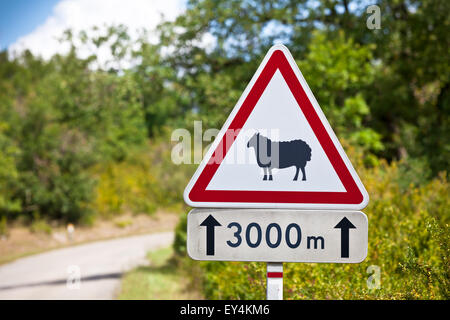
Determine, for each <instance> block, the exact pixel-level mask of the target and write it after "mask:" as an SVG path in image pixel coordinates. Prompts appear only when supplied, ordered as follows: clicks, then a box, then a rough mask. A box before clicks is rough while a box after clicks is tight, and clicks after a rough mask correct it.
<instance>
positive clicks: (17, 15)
mask: <svg viewBox="0 0 450 320" xmlns="http://www.w3.org/2000/svg"><path fill="white" fill-rule="evenodd" d="M185 7H186V0H0V49H8V51H9V52H10V53H12V54H15V53H20V52H22V51H23V50H25V49H28V50H30V51H31V52H32V53H33V54H35V55H38V56H41V57H43V58H44V59H48V58H50V57H51V56H53V55H54V54H55V53H64V52H67V50H68V47H67V44H66V45H64V44H61V43H60V42H59V41H58V39H59V38H61V36H62V34H63V32H64V31H65V30H67V29H71V30H72V31H73V32H74V33H75V34H76V33H77V32H79V31H81V30H84V31H88V32H89V30H92V27H93V26H97V27H100V28H102V27H104V26H110V25H118V24H123V25H126V26H127V27H128V28H129V34H130V36H132V38H133V36H137V34H138V30H141V29H146V30H148V31H151V30H154V28H155V27H156V25H157V24H158V23H160V22H161V19H162V18H161V15H163V16H164V20H171V21H173V20H174V19H175V18H176V16H177V15H178V14H180V13H181V12H183V11H184V10H185ZM150 33H151V32H150ZM152 35H153V37H156V33H155V34H153V33H151V34H150V36H152Z"/></svg>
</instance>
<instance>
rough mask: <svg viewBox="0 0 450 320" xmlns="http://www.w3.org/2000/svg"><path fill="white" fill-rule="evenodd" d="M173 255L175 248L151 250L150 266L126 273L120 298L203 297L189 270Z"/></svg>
mask: <svg viewBox="0 0 450 320" xmlns="http://www.w3.org/2000/svg"><path fill="white" fill-rule="evenodd" d="M172 257H173V249H172V247H168V248H163V249H159V250H156V251H152V252H150V253H148V256H147V258H148V260H149V263H150V265H149V266H143V267H139V268H136V269H134V270H132V271H130V272H129V273H128V274H126V275H125V276H124V278H123V279H122V286H121V290H120V293H119V295H118V299H120V300H136V299H139V300H156V299H157V300H189V299H203V296H202V294H201V293H200V292H199V290H197V289H195V288H193V287H192V286H191V285H190V281H189V280H188V277H187V276H186V271H185V270H183V269H182V268H181V267H180V266H179V264H177V263H176V262H175V260H174V259H172Z"/></svg>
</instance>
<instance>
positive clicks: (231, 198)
mask: <svg viewBox="0 0 450 320" xmlns="http://www.w3.org/2000/svg"><path fill="white" fill-rule="evenodd" d="M276 70H279V71H280V72H281V74H282V76H283V77H284V80H285V81H286V83H287V84H288V86H289V89H290V90H291V92H292V94H293V96H294V97H295V99H296V101H297V103H298V105H299V107H300V108H301V110H302V111H303V114H304V115H305V117H306V119H307V121H308V123H309V125H310V126H311V128H312V130H313V131H314V134H315V135H316V137H317V139H318V141H319V143H320V144H321V146H322V148H323V150H324V151H325V153H326V155H327V157H328V159H329V160H330V163H331V165H332V166H333V168H334V170H335V171H336V173H337V175H338V177H339V178H340V180H341V182H342V184H343V186H344V188H345V190H346V192H323V191H321V192H317V191H314V192H313V191H249V190H242V191H241V190H229V191H228V190H206V188H207V186H208V184H209V183H210V181H211V179H212V178H213V176H214V174H215V173H216V171H217V169H218V168H219V166H220V163H215V162H213V161H210V162H209V163H207V164H206V166H205V167H204V169H203V171H202V172H201V173H200V175H199V177H198V179H197V181H195V183H194V185H193V187H192V189H191V191H190V192H189V199H190V200H191V201H192V202H211V203H291V204H302V203H305V204H355V205H357V204H360V203H362V201H363V198H364V197H363V194H362V193H361V191H360V189H359V188H358V186H357V184H356V182H355V180H354V179H353V177H352V175H351V174H350V172H349V170H348V168H347V166H346V164H345V162H344V160H343V159H342V157H341V155H340V154H339V152H338V150H337V149H336V146H335V144H334V143H333V140H332V139H331V137H330V136H329V134H328V132H327V130H326V129H325V127H324V125H323V123H322V121H321V120H320V117H319V116H318V114H317V112H316V111H315V109H314V107H313V105H312V104H311V102H310V100H309V98H308V96H307V94H306V93H305V90H304V89H303V87H302V85H301V83H300V81H299V79H298V78H297V76H296V74H295V72H294V70H292V67H291V65H290V64H289V61H288V60H287V58H286V56H285V55H284V53H283V51H281V50H275V51H274V52H273V53H272V55H271V56H270V58H269V60H268V62H267V63H266V65H265V66H264V68H263V70H262V72H261V73H260V75H259V77H258V79H257V80H256V82H255V83H254V85H253V87H252V88H251V89H250V92H249V93H248V95H247V97H246V98H245V100H244V102H243V103H242V105H241V107H240V109H239V110H238V112H237V114H236V116H235V117H234V119H233V120H232V121H231V123H230V126H229V127H228V128H227V130H239V129H241V128H242V127H243V126H244V124H245V122H246V121H247V119H248V117H249V116H250V114H251V112H252V111H253V109H254V107H255V106H256V104H257V102H258V100H259V98H260V97H261V95H262V94H263V92H264V90H265V89H266V87H267V85H268V84H269V82H270V80H271V79H272V77H273V75H274V73H275V72H276ZM234 132H236V131H234ZM225 136H226V135H223V137H222V140H221V141H220V143H219V144H218V146H217V148H216V150H215V151H214V153H213V154H212V156H211V159H214V158H215V155H216V152H217V150H220V149H222V150H223V151H224V152H223V153H221V154H223V156H222V159H224V158H225V155H226V153H227V152H228V150H229V149H230V147H231V145H232V143H226V144H225V143H224V140H225ZM235 138H236V136H233V139H235ZM233 142H234V140H233Z"/></svg>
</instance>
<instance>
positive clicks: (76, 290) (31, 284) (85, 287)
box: [0, 232, 174, 299]
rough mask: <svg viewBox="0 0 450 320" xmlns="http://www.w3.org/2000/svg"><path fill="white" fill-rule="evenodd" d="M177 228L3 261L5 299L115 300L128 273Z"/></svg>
mask: <svg viewBox="0 0 450 320" xmlns="http://www.w3.org/2000/svg"><path fill="white" fill-rule="evenodd" d="M173 237H174V235H173V232H165V233H154V234H149V235H140V236H132V237H126V238H120V239H113V240H106V241H97V242H93V243H89V244H84V245H79V246H74V247H68V248H63V249H58V250H53V251H49V252H45V253H42V254H37V255H33V256H29V257H26V258H22V259H18V260H16V261H14V262H11V263H8V264H5V265H2V266H0V299H113V298H114V296H115V294H116V293H117V292H118V290H119V288H120V278H121V276H122V275H123V273H124V272H126V271H128V270H130V269H132V268H134V267H136V266H138V265H142V264H147V259H146V253H147V252H148V251H150V250H152V249H157V248H160V247H165V246H168V245H170V244H171V243H172V241H173Z"/></svg>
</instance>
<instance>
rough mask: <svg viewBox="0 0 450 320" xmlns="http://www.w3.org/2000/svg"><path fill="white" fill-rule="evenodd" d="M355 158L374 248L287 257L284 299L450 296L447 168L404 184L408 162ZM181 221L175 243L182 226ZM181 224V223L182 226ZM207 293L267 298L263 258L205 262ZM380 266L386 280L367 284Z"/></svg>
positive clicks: (240, 297) (179, 237)
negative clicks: (326, 259)
mask: <svg viewBox="0 0 450 320" xmlns="http://www.w3.org/2000/svg"><path fill="white" fill-rule="evenodd" d="M346 149H347V151H350V152H349V155H353V157H351V158H353V159H358V160H359V161H357V163H356V164H357V166H356V167H357V168H358V170H357V171H358V173H359V175H360V177H361V179H362V181H363V182H364V184H365V186H366V188H367V190H368V192H369V195H370V199H371V200H370V204H369V206H368V207H367V208H366V209H365V210H364V212H365V213H366V214H367V216H368V219H369V248H368V256H367V258H366V260H365V261H364V262H362V263H360V264H307V263H301V264H300V263H285V264H284V275H285V276H284V297H285V299H448V298H449V297H450V292H449V288H450V268H449V267H450V266H449V254H450V251H449V240H450V239H449V225H448V224H449V219H450V213H449V210H448V208H449V206H450V197H449V196H448V195H449V183H448V181H447V179H446V174H445V173H442V174H441V175H439V177H437V178H435V179H433V180H431V181H429V182H425V181H422V182H421V183H420V184H419V185H417V186H414V185H413V184H411V185H410V186H409V188H406V189H405V188H404V179H403V174H404V170H405V168H407V167H408V165H401V166H400V167H399V165H398V164H397V163H392V164H390V165H389V164H388V163H386V162H385V161H379V163H378V166H376V167H374V168H364V167H363V166H362V162H363V161H364V159H363V157H362V156H361V155H360V154H355V151H354V150H353V151H352V150H351V149H350V150H349V148H346ZM184 224H185V222H184V220H183V221H182V222H180V227H179V228H178V229H177V238H178V239H179V241H178V242H176V246H177V247H178V249H177V250H178V251H179V252H180V253H182V252H184V251H183V250H185V249H182V248H180V247H181V241H182V239H183V237H184V236H183V235H182V234H181V231H182V230H185V227H184ZM181 225H183V227H181ZM197 265H200V267H201V268H202V270H203V276H202V281H203V283H204V285H203V286H204V289H205V296H206V297H207V298H209V299H265V272H266V266H265V263H256V262H250V263H244V262H200V263H197ZM369 266H378V267H379V268H380V271H381V274H380V276H381V287H380V288H379V289H369V288H368V285H367V281H368V278H369V277H370V276H371V275H372V273H373V271H370V270H371V269H368V267H369Z"/></svg>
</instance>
